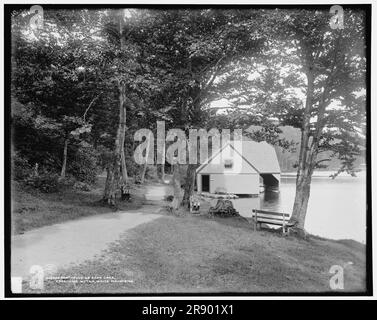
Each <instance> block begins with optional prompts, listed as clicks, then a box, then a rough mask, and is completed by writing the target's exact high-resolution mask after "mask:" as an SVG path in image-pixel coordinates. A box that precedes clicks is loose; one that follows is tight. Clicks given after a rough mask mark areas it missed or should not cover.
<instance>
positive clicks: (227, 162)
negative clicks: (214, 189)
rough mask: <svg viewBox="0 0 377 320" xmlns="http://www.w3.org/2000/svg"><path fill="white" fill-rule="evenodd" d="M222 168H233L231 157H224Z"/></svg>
mask: <svg viewBox="0 0 377 320" xmlns="http://www.w3.org/2000/svg"><path fill="white" fill-rule="evenodd" d="M224 168H225V169H232V168H233V160H232V159H225V161H224Z"/></svg>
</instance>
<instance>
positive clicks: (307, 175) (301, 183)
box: [290, 67, 315, 235]
mask: <svg viewBox="0 0 377 320" xmlns="http://www.w3.org/2000/svg"><path fill="white" fill-rule="evenodd" d="M306 75H307V80H308V86H307V93H306V101H305V111H304V123H303V127H302V130H301V145H300V154H299V163H298V169H297V178H296V195H295V201H294V204H293V210H292V216H291V219H290V220H291V222H292V223H295V228H297V229H298V232H299V233H300V234H302V235H305V229H304V227H305V218H306V212H307V208H308V201H309V196H310V183H311V177H312V174H313V169H314V165H313V157H314V156H315V155H314V150H313V147H314V146H313V139H312V138H313V136H312V133H311V130H310V118H311V109H312V104H313V93H314V75H313V71H312V68H311V67H309V68H308V70H307V73H306Z"/></svg>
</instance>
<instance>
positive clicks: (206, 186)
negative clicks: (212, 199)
mask: <svg viewBox="0 0 377 320" xmlns="http://www.w3.org/2000/svg"><path fill="white" fill-rule="evenodd" d="M202 191H203V192H209V175H208V174H204V175H202Z"/></svg>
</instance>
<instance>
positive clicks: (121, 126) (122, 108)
mask: <svg viewBox="0 0 377 320" xmlns="http://www.w3.org/2000/svg"><path fill="white" fill-rule="evenodd" d="M123 23H124V20H123V10H120V12H119V35H120V46H121V50H124V49H125V45H126V43H125V39H124V35H123ZM118 89H119V123H118V130H117V134H116V138H115V143H114V152H113V160H112V163H111V165H110V167H109V170H108V172H107V178H106V185H105V191H104V195H103V200H104V201H106V202H107V203H108V204H109V205H115V200H116V192H117V190H118V188H119V182H120V184H121V186H124V185H125V184H127V182H128V181H127V180H128V177H127V169H126V160H125V154H124V143H125V135H126V99H127V97H126V84H125V83H124V81H123V80H119V83H118ZM120 178H121V179H120ZM120 180H121V181H120Z"/></svg>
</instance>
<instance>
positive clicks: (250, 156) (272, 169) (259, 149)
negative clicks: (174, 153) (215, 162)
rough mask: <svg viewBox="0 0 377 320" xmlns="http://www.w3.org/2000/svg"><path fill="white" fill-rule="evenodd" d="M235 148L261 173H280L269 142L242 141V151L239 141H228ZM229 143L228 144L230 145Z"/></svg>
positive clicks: (203, 165)
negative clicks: (238, 147)
mask: <svg viewBox="0 0 377 320" xmlns="http://www.w3.org/2000/svg"><path fill="white" fill-rule="evenodd" d="M228 144H229V145H230V146H231V147H232V148H233V149H235V150H236V151H237V152H238V153H240V154H241V155H242V157H243V158H244V159H245V161H246V162H248V163H249V164H250V165H251V166H252V167H253V168H254V169H256V170H257V171H258V172H259V174H263V173H280V165H279V161H278V158H277V155H276V152H275V149H274V147H273V146H271V145H270V144H268V143H267V142H265V141H263V142H254V141H250V140H243V141H242V152H241V150H237V146H238V144H237V142H236V143H233V142H229V143H228ZM228 144H227V145H228ZM227 145H225V146H223V147H222V148H221V149H220V150H219V151H218V152H216V153H215V154H214V155H213V156H212V157H210V158H209V159H208V160H207V161H206V162H205V163H203V164H202V165H201V166H200V167H199V168H198V169H197V172H199V171H201V170H202V169H203V168H204V167H205V166H207V164H208V163H210V162H211V161H212V159H213V158H214V157H216V156H217V155H218V154H219V153H220V152H222V150H223V149H224V148H225V147H226V146H227Z"/></svg>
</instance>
